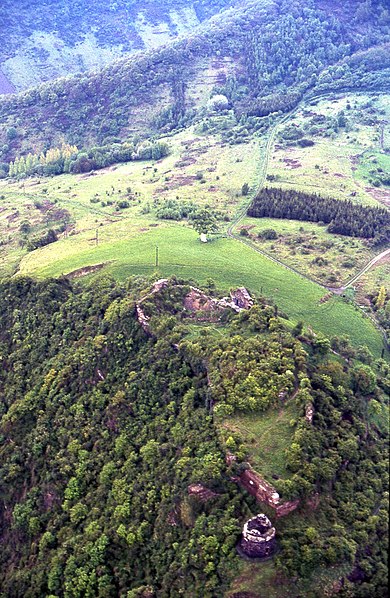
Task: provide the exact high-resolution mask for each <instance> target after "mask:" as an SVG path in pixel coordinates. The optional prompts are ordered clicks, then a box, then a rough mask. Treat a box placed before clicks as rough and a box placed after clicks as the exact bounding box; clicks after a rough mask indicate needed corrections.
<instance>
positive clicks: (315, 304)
mask: <svg viewBox="0 0 390 598" xmlns="http://www.w3.org/2000/svg"><path fill="white" fill-rule="evenodd" d="M101 238H102V242H101V243H100V244H99V245H98V246H93V245H92V244H90V243H89V244H85V245H82V246H80V243H78V242H77V239H76V237H73V238H72V237H70V238H68V239H64V240H61V241H58V242H57V243H53V244H51V245H48V246H46V247H44V248H42V249H39V250H37V251H34V252H32V253H29V254H28V255H27V256H26V257H25V258H24V259H23V260H22V262H21V265H20V270H19V272H20V273H21V274H24V275H30V276H36V277H39V278H42V277H47V276H61V275H62V274H68V273H69V272H71V271H73V270H76V269H78V268H83V267H85V266H88V265H93V264H98V263H102V262H107V265H106V267H105V270H104V271H106V272H107V273H110V274H112V275H113V276H114V277H116V278H118V279H124V278H126V277H128V276H131V275H133V274H151V273H153V272H157V275H158V276H170V275H172V274H175V275H177V276H181V277H183V278H192V279H194V280H196V281H198V282H199V283H204V282H206V280H207V279H208V278H212V279H214V281H215V283H216V284H217V287H219V288H221V289H222V290H226V291H228V290H229V288H231V287H233V286H246V287H248V288H249V289H250V290H251V291H252V292H254V293H257V294H263V295H265V296H266V297H270V298H272V299H273V300H274V301H275V303H276V304H277V305H278V306H279V308H280V310H282V311H283V312H285V313H286V314H287V315H288V316H289V318H290V319H291V320H294V321H297V320H303V321H304V322H305V323H306V324H308V325H311V326H312V327H313V329H314V330H315V331H317V332H322V333H324V334H325V335H327V336H333V335H340V334H347V335H349V336H350V337H351V340H352V342H353V343H354V344H355V345H360V344H362V345H364V344H365V345H367V346H368V348H369V349H370V350H371V351H372V352H373V353H374V354H375V355H376V356H378V355H379V354H380V353H381V350H382V346H383V343H382V338H381V335H380V333H379V332H378V331H377V330H376V329H375V327H374V326H373V324H372V323H371V322H370V321H369V320H368V319H366V318H363V316H362V314H361V313H360V311H359V310H358V309H357V308H355V307H354V306H353V305H350V304H347V303H345V302H344V301H343V300H342V299H340V298H338V297H332V298H331V299H330V300H329V301H327V302H325V303H322V304H320V303H319V300H320V299H321V297H322V296H323V295H324V294H325V292H324V290H323V289H322V288H321V287H319V286H318V285H316V284H315V283H312V282H310V281H309V280H306V279H304V278H302V277H301V276H299V275H297V274H295V273H293V272H290V271H289V270H287V269H286V268H284V267H283V266H279V265H278V264H275V263H273V262H272V261H270V260H268V259H267V258H266V257H264V256H262V255H260V254H258V253H256V252H254V251H253V250H252V249H251V248H249V247H247V246H245V245H243V244H242V243H240V242H239V241H237V240H234V239H226V238H221V239H217V240H215V241H213V242H211V243H207V244H204V243H201V242H200V241H199V240H198V238H197V236H196V233H195V232H194V231H193V230H191V229H189V228H188V227H186V226H181V225H177V224H176V225H174V224H172V225H171V224H167V225H164V226H159V227H158V228H149V229H144V232H143V233H142V234H136V233H135V231H134V232H133V234H132V233H131V232H130V230H129V236H128V237H121V238H118V239H115V238H114V236H111V235H110V236H108V237H107V238H109V239H110V240H107V241H104V234H102V237H101ZM156 245H157V246H158V253H159V265H158V268H157V269H156V266H155V248H156Z"/></svg>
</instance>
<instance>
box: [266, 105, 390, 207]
mask: <svg viewBox="0 0 390 598" xmlns="http://www.w3.org/2000/svg"><path fill="white" fill-rule="evenodd" d="M340 123H341V126H340ZM389 123H390V108H389V102H388V96H385V95H384V96H369V95H367V96H365V95H356V96H354V95H353V94H350V95H344V96H340V97H335V99H333V100H330V99H322V100H313V101H312V102H310V103H307V104H306V105H305V107H304V108H302V109H300V110H299V111H298V112H297V113H296V115H295V116H294V117H292V118H291V119H290V120H289V121H288V122H287V123H286V127H285V128H283V129H281V131H280V132H279V136H278V139H277V142H276V143H275V146H274V150H273V153H272V156H271V159H270V163H269V168H268V174H269V175H272V177H274V179H275V180H274V181H270V183H272V184H275V185H278V186H279V185H280V186H282V187H288V188H290V187H294V188H297V189H301V190H303V189H305V190H307V191H312V192H314V193H315V192H317V193H320V194H323V195H328V196H332V197H335V198H340V199H351V200H353V201H357V202H361V203H364V204H367V205H369V204H370V205H373V204H374V202H375V203H376V201H377V200H376V198H375V194H374V191H375V189H372V188H371V187H372V186H370V184H369V181H368V180H367V178H368V177H366V178H365V175H368V171H367V172H366V170H367V169H366V167H364V166H363V167H362V166H361V164H363V165H364V164H365V162H366V157H365V156H366V154H367V155H372V154H375V155H381V156H382V155H383V157H381V158H380V159H379V161H380V164H382V162H383V163H386V164H388V157H387V156H384V152H385V148H384V147H383V144H384V139H386V135H387V129H388V128H389V127H390V125H389ZM297 131H299V132H298V133H297V134H296V132H297ZM299 135H302V136H303V137H304V138H305V139H308V140H309V141H312V142H313V143H314V145H312V146H309V147H300V146H299V145H298V144H297V143H296V141H295V140H288V139H287V137H294V136H297V137H298V139H299ZM383 190H384V191H385V192H386V189H385V188H383ZM387 191H389V189H387Z"/></svg>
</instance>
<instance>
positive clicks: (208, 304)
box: [183, 287, 219, 312]
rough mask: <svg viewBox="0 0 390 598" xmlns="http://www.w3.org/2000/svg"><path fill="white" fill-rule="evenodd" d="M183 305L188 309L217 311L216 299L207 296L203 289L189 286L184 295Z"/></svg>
mask: <svg viewBox="0 0 390 598" xmlns="http://www.w3.org/2000/svg"><path fill="white" fill-rule="evenodd" d="M183 305H184V307H185V309H186V310H188V311H208V312H210V311H218V309H219V306H218V301H217V300H216V299H212V298H211V297H208V295H206V294H205V293H203V291H201V290H200V289H197V288H196V287H191V288H190V292H189V293H188V294H187V295H186V296H185V297H184V303H183Z"/></svg>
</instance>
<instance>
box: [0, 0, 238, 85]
mask: <svg viewBox="0 0 390 598" xmlns="http://www.w3.org/2000/svg"><path fill="white" fill-rule="evenodd" d="M230 4H231V1H230V0H212V1H210V0H208V1H207V2H202V1H197V0H195V1H194V0H167V1H166V2H161V1H159V0H153V1H148V2H144V1H140V0H130V1H129V0H121V1H117V2H106V1H103V0H97V1H96V2H69V1H68V0H61V1H58V0H56V1H53V0H49V1H42V0H38V1H37V2H34V3H33V4H31V3H30V2H18V3H17V5H16V6H15V3H14V2H11V1H10V0H4V1H3V2H2V11H3V12H2V14H1V17H0V24H1V26H0V73H1V72H2V74H1V75H0V94H1V93H10V91H12V88H13V87H14V88H16V89H17V90H21V89H25V88H27V87H31V86H32V85H37V84H39V83H41V82H42V81H47V80H51V79H55V78H56V77H61V76H63V75H70V74H72V73H78V72H83V71H86V70H93V69H97V68H100V67H102V66H104V65H106V64H108V63H109V62H111V61H112V60H114V59H115V58H119V57H121V56H123V55H126V54H131V53H132V52H135V51H138V50H145V49H149V48H155V47H158V46H160V45H162V44H165V43H167V42H169V41H171V40H172V39H174V38H175V37H176V36H178V35H183V34H185V33H187V32H189V31H192V30H193V29H194V27H196V26H197V25H199V23H200V22H202V21H203V20H205V19H207V18H208V17H210V16H211V15H213V14H214V13H216V12H218V11H219V10H221V9H224V8H225V7H227V6H229V5H230Z"/></svg>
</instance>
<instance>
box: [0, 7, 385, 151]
mask: <svg viewBox="0 0 390 598" xmlns="http://www.w3.org/2000/svg"><path fill="white" fill-rule="evenodd" d="M316 4H317V3H314V2H307V3H306V4H305V5H302V3H300V2H299V3H298V2H296V1H295V0H286V1H283V2H273V1H271V0H270V1H269V2H268V1H267V2H263V1H252V2H248V3H245V4H243V5H242V6H241V8H240V10H238V9H236V8H235V9H234V10H233V9H231V10H226V11H224V12H223V13H221V14H220V15H219V16H218V17H215V18H214V19H210V20H209V21H207V23H205V24H204V25H203V26H202V27H201V28H200V29H198V30H197V32H196V33H194V34H191V35H188V36H187V37H185V38H183V39H182V40H180V41H177V42H174V43H171V44H169V45H167V46H165V47H164V48H160V49H157V50H154V51H150V52H146V53H142V54H140V55H138V56H137V57H136V58H131V57H130V58H126V59H122V60H119V61H117V62H116V63H114V64H112V65H111V66H108V67H106V68H105V69H103V70H102V71H100V72H98V73H95V74H90V75H82V76H78V77H74V78H68V79H60V80H58V81H56V82H53V83H50V84H44V85H41V86H40V87H38V88H34V89H31V90H29V91H27V92H25V93H22V94H19V95H17V96H15V97H12V98H11V97H8V98H7V97H4V98H3V99H2V100H1V101H0V123H1V125H2V127H1V133H0V143H1V144H2V149H1V152H2V158H0V159H2V160H3V161H8V160H9V159H12V158H14V157H15V155H16V154H18V153H20V152H21V151H22V152H28V151H33V152H40V151H41V150H42V149H47V148H48V147H53V146H58V145H60V144H61V141H63V140H64V139H65V140H66V141H69V142H70V143H73V144H75V145H77V146H78V147H80V148H81V147H87V148H88V147H90V146H92V145H95V144H102V143H109V142H110V141H112V140H113V139H119V140H120V139H128V138H129V137H130V138H132V137H133V136H134V135H138V134H140V135H141V136H142V135H143V136H145V135H148V134H149V135H150V134H152V133H156V132H161V131H169V130H172V129H173V128H177V127H182V126H185V125H186V124H188V123H189V122H193V121H194V120H195V119H196V118H197V117H199V116H202V115H203V116H204V114H205V113H206V114H207V110H208V109H209V104H208V101H209V100H210V98H211V97H212V96H214V95H221V94H222V95H223V96H224V97H225V100H224V102H225V103H222V105H219V110H223V109H224V108H226V106H228V107H230V108H232V107H233V108H234V111H235V115H236V118H237V120H239V121H241V122H242V123H243V124H245V123H246V120H247V119H248V117H249V119H251V118H255V119H260V120H261V119H263V121H264V117H266V116H267V115H269V114H271V113H273V112H275V111H284V110H289V109H291V107H293V106H294V105H295V104H296V103H297V102H298V100H299V99H300V97H301V96H302V94H303V93H305V92H307V91H308V90H314V91H315V90H317V89H318V90H321V91H323V90H326V89H329V88H334V87H336V88H337V87H344V88H345V87H351V88H361V87H363V88H369V87H371V88H373V89H377V88H378V89H379V88H387V89H388V88H389V86H390V84H389V81H390V77H389V72H390V70H389V69H390V64H389V61H390V59H389V52H388V46H386V45H385V43H386V41H389V39H390V38H389V35H390V29H389V25H390V20H389V14H388V11H386V10H385V9H384V8H383V7H382V8H378V10H377V11H375V12H374V11H373V12H372V13H369V16H368V17H367V16H363V15H361V14H360V12H359V10H358V9H357V8H356V4H355V3H354V4H350V3H346V4H345V6H344V5H343V11H342V12H341V13H340V11H336V14H334V10H333V8H334V7H333V3H327V4H326V5H325V6H324V7H322V8H321V3H319V4H317V5H316ZM363 23H364V27H363ZM378 44H379V46H378ZM372 46H377V48H376V49H374V50H371V51H369V52H368V54H365V53H364V50H366V49H367V48H371V47H372ZM362 51H363V53H362ZM372 53H373V54H372ZM329 68H330V71H329ZM327 69H328V70H327ZM260 124H262V123H260ZM265 124H266V123H265ZM250 126H252V125H251V124H250Z"/></svg>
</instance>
